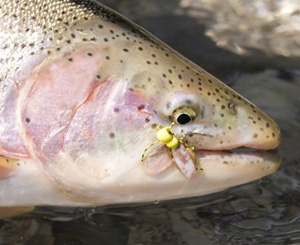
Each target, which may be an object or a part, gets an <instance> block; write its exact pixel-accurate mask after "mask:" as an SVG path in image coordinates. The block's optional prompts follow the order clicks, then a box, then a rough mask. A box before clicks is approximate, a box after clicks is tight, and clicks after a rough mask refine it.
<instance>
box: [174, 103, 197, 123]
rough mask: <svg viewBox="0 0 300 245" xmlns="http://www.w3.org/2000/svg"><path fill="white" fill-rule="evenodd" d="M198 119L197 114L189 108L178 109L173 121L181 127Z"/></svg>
mask: <svg viewBox="0 0 300 245" xmlns="http://www.w3.org/2000/svg"><path fill="white" fill-rule="evenodd" d="M195 118H196V112H195V111H194V110H193V109H192V108H189V107H181V108H177V109H176V110H175V111H174V112H173V121H174V122H175V123H177V124H180V125H185V124H188V123H191V122H193V121H194V120H195Z"/></svg>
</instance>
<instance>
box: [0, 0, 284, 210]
mask: <svg viewBox="0 0 300 245" xmlns="http://www.w3.org/2000/svg"><path fill="white" fill-rule="evenodd" d="M0 19H1V24H0V62H1V69H0V81H1V82H0V91H1V94H0V155H2V156H3V159H2V160H1V164H0V171H2V173H3V175H2V176H1V174H0V186H1V189H0V206H22V205H101V204H112V203H128V202H140V201H154V200H162V199H172V198H181V197H189V196H196V195H204V194H208V193H212V192H216V191H219V190H222V189H225V188H228V187H231V186H235V185H239V184H243V183H247V182H249V181H253V180H256V179H259V178H261V177H263V176H265V175H268V174H270V173H273V172H274V171H275V170H276V169H277V168H278V166H279V164H280V156H279V155H278V154H277V153H274V152H269V151H264V150H272V149H275V148H277V147H278V146H279V143H280V131H279V129H278V127H277V125H276V123H275V122H274V121H273V120H272V119H271V118H269V117H268V116H267V115H266V114H264V113H263V112H262V111H260V110H259V109H258V108H256V107H255V106H254V105H253V104H251V103H250V102H248V101H247V100H246V99H244V98H242V97H241V96H240V95H238V94H237V93H236V92H234V91H233V90H231V89H230V88H229V87H227V86H226V85H225V84H223V83H221V82H220V81H219V80H218V79H216V78H215V77H213V76H212V75H210V74H209V73H207V72H206V71H204V70H203V69H201V68H199V67H198V66H197V65H195V64H193V63H192V62H190V61H188V60H186V59H185V58H183V57H182V56H180V55H179V54H178V53H176V52H175V51H174V50H172V49H171V48H169V47H168V46H167V45H165V44H163V43H162V42H160V41H159V40H157V39H156V38H155V37H153V36H152V35H151V34H149V33H148V32H147V31H145V30H143V29H142V28H140V27H138V26H136V25H135V24H133V23H131V22H130V21H129V20H127V19H125V18H124V17H122V16H120V15H119V14H117V13H115V12H114V11H112V10H110V9H109V8H106V7H105V6H103V5H101V4H99V3H97V2H96V1H79V0H35V1H29V0H10V1H8V0H1V1H0ZM185 107H186V108H192V110H193V111H195V113H196V117H195V119H194V120H193V122H191V123H189V124H186V125H180V124H177V125H175V127H174V131H175V132H176V133H177V134H182V133H185V134H186V135H187V137H186V139H187V140H188V142H189V144H190V145H193V146H194V147H195V149H196V152H195V153H196V156H195V157H196V160H197V163H196V165H197V168H201V169H203V171H202V172H200V173H199V174H197V176H196V177H195V178H193V180H188V179H186V178H185V177H184V176H183V175H182V174H181V173H180V171H179V170H178V169H177V168H176V166H174V164H169V162H168V163H167V165H168V167H167V168H164V167H161V169H164V171H163V172H162V173H159V174H156V175H154V176H153V175H149V174H147V171H145V170H144V166H143V164H142V163H141V155H142V153H143V151H144V149H145V148H146V147H147V145H149V144H150V143H151V142H153V141H155V134H156V125H158V124H162V125H165V126H168V125H170V124H171V122H172V121H173V117H172V115H173V114H174V111H176V110H177V109H178V108H185ZM239 147H250V148H255V149H259V151H257V152H254V153H230V152H228V151H226V152H225V151H222V150H231V149H235V148H239ZM166 152H167V151H166ZM163 154H164V153H162V155H161V156H160V159H165V160H166V161H172V159H170V157H169V156H168V155H163ZM166 154H167V153H166ZM5 158H10V159H15V160H14V161H13V162H14V164H10V165H9V164H6V161H5ZM151 161H153V162H154V165H153V164H152V165H151V164H150V165H151V166H152V167H153V166H155V161H156V158H155V155H154V157H152V158H151ZM8 162H11V161H8ZM16 162H17V163H16ZM1 169H2V170H1ZM152 172H155V171H152Z"/></svg>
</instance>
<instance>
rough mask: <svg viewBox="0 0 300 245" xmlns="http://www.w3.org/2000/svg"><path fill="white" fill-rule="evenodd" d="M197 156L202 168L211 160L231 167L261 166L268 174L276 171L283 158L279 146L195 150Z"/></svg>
mask: <svg viewBox="0 0 300 245" xmlns="http://www.w3.org/2000/svg"><path fill="white" fill-rule="evenodd" d="M195 156H196V159H197V162H198V164H199V167H200V168H205V167H204V166H205V165H206V164H209V163H211V162H214V163H220V164H224V165H227V166H231V167H249V168H250V167H251V166H253V167H254V166H255V167H259V168H260V170H262V171H265V172H266V174H265V175H268V174H270V173H273V172H275V171H276V170H277V169H278V168H279V166H280V164H281V160H282V155H281V152H280V150H279V148H276V149H272V150H262V149H255V148H248V147H239V148H235V149H231V150H200V149H197V150H195Z"/></svg>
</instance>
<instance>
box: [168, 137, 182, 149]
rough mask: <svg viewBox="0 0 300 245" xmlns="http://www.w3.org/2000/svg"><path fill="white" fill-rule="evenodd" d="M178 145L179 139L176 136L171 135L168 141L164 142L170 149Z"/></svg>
mask: <svg viewBox="0 0 300 245" xmlns="http://www.w3.org/2000/svg"><path fill="white" fill-rule="evenodd" d="M178 145H179V140H178V139H177V138H176V137H173V138H172V140H171V141H170V142H168V143H166V146H167V147H168V148H172V149H176V148H177V146H178Z"/></svg>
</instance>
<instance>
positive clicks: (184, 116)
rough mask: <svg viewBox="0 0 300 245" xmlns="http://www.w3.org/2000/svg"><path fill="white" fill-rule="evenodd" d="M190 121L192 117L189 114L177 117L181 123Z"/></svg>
mask: <svg viewBox="0 0 300 245" xmlns="http://www.w3.org/2000/svg"><path fill="white" fill-rule="evenodd" d="M190 121H192V118H191V117H190V116H189V115H187V114H181V115H180V116H179V117H178V118H177V122H178V123H179V124H187V123H189V122H190Z"/></svg>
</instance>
